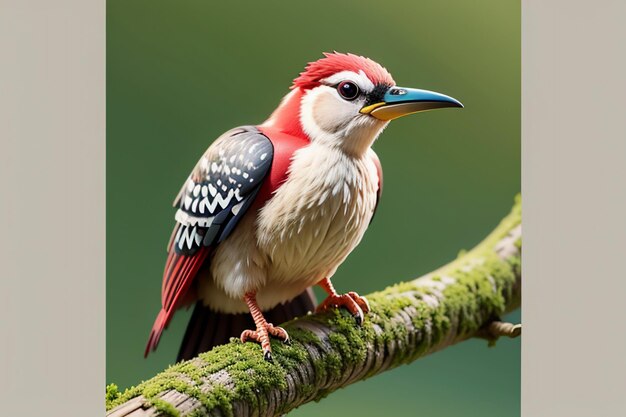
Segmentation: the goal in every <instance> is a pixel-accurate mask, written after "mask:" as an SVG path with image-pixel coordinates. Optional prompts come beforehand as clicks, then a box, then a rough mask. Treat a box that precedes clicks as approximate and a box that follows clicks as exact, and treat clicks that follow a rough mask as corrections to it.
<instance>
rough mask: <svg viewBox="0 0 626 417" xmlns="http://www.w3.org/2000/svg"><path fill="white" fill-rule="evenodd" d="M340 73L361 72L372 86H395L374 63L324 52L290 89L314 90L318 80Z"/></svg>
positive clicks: (360, 57) (369, 60)
mask: <svg viewBox="0 0 626 417" xmlns="http://www.w3.org/2000/svg"><path fill="white" fill-rule="evenodd" d="M341 71H353V72H356V73H358V72H359V71H363V72H364V73H365V75H367V77H368V78H369V79H370V80H371V81H372V82H373V83H374V84H389V85H395V81H394V80H393V78H392V77H391V74H389V72H388V71H387V69H385V67H383V66H382V65H380V64H379V63H378V62H376V61H372V60H371V59H369V58H365V57H363V56H359V55H353V54H342V53H339V52H333V53H327V52H324V58H321V59H319V60H317V61H315V62H309V64H308V65H307V66H306V68H305V69H304V71H303V72H301V73H300V75H299V76H298V77H297V78H296V79H295V80H293V85H292V87H291V88H296V87H300V88H302V89H311V88H315V87H317V86H318V85H320V80H323V79H324V78H328V77H330V76H331V75H333V74H336V73H338V72H341Z"/></svg>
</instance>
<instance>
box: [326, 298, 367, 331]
mask: <svg viewBox="0 0 626 417" xmlns="http://www.w3.org/2000/svg"><path fill="white" fill-rule="evenodd" d="M331 307H345V308H346V309H347V310H348V311H349V312H350V314H352V315H353V316H354V318H355V319H356V323H357V324H358V325H359V326H360V325H361V324H363V315H364V314H367V313H369V311H370V305H369V303H368V302H367V299H366V298H365V297H361V296H360V295H359V294H357V293H355V292H354V291H350V292H349V293H347V294H331V295H329V296H328V297H326V299H325V300H324V301H322V303H321V304H320V305H319V306H317V309H316V311H318V312H320V311H327V310H328V309H329V308H331Z"/></svg>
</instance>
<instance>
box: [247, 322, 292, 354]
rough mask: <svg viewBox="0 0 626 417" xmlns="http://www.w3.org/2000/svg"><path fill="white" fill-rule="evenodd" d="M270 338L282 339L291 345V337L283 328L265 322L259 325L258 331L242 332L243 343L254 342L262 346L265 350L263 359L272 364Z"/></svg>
mask: <svg viewBox="0 0 626 417" xmlns="http://www.w3.org/2000/svg"><path fill="white" fill-rule="evenodd" d="M270 336H274V337H277V338H279V339H282V341H283V342H284V343H286V344H289V343H291V342H290V340H289V335H288V334H287V332H286V331H285V329H283V328H282V327H278V326H274V325H273V324H272V323H267V322H265V321H264V322H263V323H260V324H257V328H256V330H244V331H243V332H241V337H240V338H241V341H242V342H243V343H245V342H247V341H248V340H253V341H255V342H258V343H260V344H261V348H262V349H263V359H265V360H266V361H268V362H272V348H271V346H270Z"/></svg>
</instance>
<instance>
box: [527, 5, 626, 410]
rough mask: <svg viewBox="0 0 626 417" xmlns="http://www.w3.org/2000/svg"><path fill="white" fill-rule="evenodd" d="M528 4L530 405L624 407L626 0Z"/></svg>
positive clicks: (547, 407)
mask: <svg viewBox="0 0 626 417" xmlns="http://www.w3.org/2000/svg"><path fill="white" fill-rule="evenodd" d="M522 3H523V6H522V22H523V33H522V59H523V61H522V62H523V64H522V140H523V145H522V172H523V175H522V194H523V197H524V203H523V205H524V209H523V210H524V211H523V213H524V214H523V219H524V220H523V221H524V256H523V259H524V261H523V270H524V279H523V294H524V306H523V309H522V321H523V323H524V335H523V341H522V415H523V416H524V417H535V416H548V417H556V416H568V417H576V416H585V417H589V416H594V417H596V416H598V417H601V416H607V417H608V416H610V417H615V416H626V396H625V395H624V394H625V393H626V376H625V375H626V356H625V355H626V339H625V337H624V334H625V332H624V324H623V322H622V319H623V317H624V312H625V308H624V305H625V300H626V274H625V273H624V265H623V264H624V257H625V256H626V168H625V167H626V122H625V119H626V106H625V104H624V103H625V99H626V49H625V47H624V42H625V40H626V25H624V19H625V18H626V2H625V1H624V0H602V1H593V2H592V1H584V2H583V1H578V0H577V1H573V0H552V1H545V0H522Z"/></svg>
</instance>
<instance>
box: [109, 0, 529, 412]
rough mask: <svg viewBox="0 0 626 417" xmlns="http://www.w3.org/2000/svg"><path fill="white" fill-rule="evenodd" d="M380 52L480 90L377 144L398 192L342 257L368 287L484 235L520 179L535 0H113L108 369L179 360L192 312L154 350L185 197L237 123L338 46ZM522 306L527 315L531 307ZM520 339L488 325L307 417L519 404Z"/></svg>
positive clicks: (398, 71) (344, 286)
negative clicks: (523, 76) (481, 333)
mask: <svg viewBox="0 0 626 417" xmlns="http://www.w3.org/2000/svg"><path fill="white" fill-rule="evenodd" d="M332 50H337V51H342V52H347V51H349V52H353V53H358V54H362V55H365V56H369V57H371V58H373V59H375V60H377V61H379V62H380V63H382V64H383V65H384V66H386V67H387V68H388V69H389V71H390V72H391V73H392V74H393V76H394V78H395V79H396V81H397V82H398V84H399V85H402V86H406V87H418V88H426V89H432V90H435V91H439V92H442V93H445V94H448V95H451V96H453V97H455V98H457V99H459V100H461V101H462V102H463V103H464V104H465V109H463V110H450V109H447V110H438V111H434V112H427V113H423V114H418V115H413V116H409V117H405V118H402V119H399V120H397V121H394V122H392V123H391V125H390V126H389V127H388V128H387V129H386V131H385V132H384V133H383V135H382V136H381V138H380V139H379V141H378V142H377V143H376V144H375V149H376V151H377V153H378V155H379V156H380V159H381V160H382V163H383V166H384V170H385V191H384V198H383V199H382V202H381V204H380V206H379V209H378V213H377V214H376V220H375V221H374V222H373V224H372V226H371V227H370V229H369V230H368V232H367V234H366V236H365V238H364V240H363V242H362V243H361V245H360V246H359V247H358V248H357V249H356V250H355V251H354V252H353V253H352V255H350V257H349V258H348V260H347V261H346V262H345V263H344V264H343V266H342V267H341V268H340V269H339V271H338V273H337V275H336V276H335V279H334V282H335V285H336V287H337V288H338V289H339V290H340V291H346V290H356V291H358V292H360V293H362V294H367V293H369V292H371V291H375V290H377V289H382V288H384V287H385V286H387V285H389V284H392V283H395V282H398V281H401V280H408V279H410V278H413V277H416V276H419V275H421V274H423V273H425V272H428V271H430V270H432V269H433V268H436V267H438V266H440V265H441V264H443V263H445V262H447V261H449V260H451V259H452V258H454V257H455V256H456V255H457V253H458V252H459V250H460V249H462V248H470V247H472V246H473V245H474V244H476V243H477V242H478V241H479V240H481V239H482V238H483V237H484V236H485V235H486V234H487V233H488V232H489V231H490V230H491V229H492V228H493V227H494V226H495V225H496V224H497V222H498V220H499V219H500V218H501V217H503V216H504V215H505V214H506V213H507V212H508V210H509V208H510V206H511V205H512V203H513V197H514V195H515V194H516V193H517V192H518V191H519V190H520V2H519V0H515V1H512V0H481V1H471V2H468V1H466V0H454V1H451V0H447V1H441V0H421V1H410V0H402V1H398V0H396V1H385V2H382V1H369V0H368V1H358V2H357V1H341V2H339V1H316V2H289V3H288V2H278V1H264V2H245V4H244V2H228V3H227V2H209V1H207V0H202V1H200V0H196V1H190V0H186V1H176V2H174V1H162V0H149V1H148V0H124V1H121V0H108V1H107V155H106V158H107V382H115V383H117V384H118V385H119V386H120V387H121V388H125V387H128V386H130V385H133V384H136V383H137V382H139V381H141V380H142V379H147V378H149V377H150V376H152V375H153V374H155V373H156V372H157V371H159V370H162V369H163V368H164V367H165V366H166V365H168V364H170V363H171V362H172V361H173V360H174V358H175V356H176V352H177V349H178V345H179V343H180V340H181V338H182V334H183V332H184V330H185V326H186V323H187V320H188V318H189V314H190V312H189V311H180V312H179V313H178V314H177V315H176V317H175V319H174V320H173V322H172V323H171V325H170V327H169V329H168V330H167V331H166V332H165V334H164V337H163V338H162V340H161V343H160V346H159V350H158V351H157V352H156V354H153V355H151V356H150V357H149V358H148V359H147V360H144V359H143V356H142V355H143V349H144V346H145V342H146V340H147V337H148V333H149V330H150V327H151V325H152V322H153V320H154V317H155V315H156V313H157V312H158V309H159V306H160V304H159V303H160V301H159V300H160V288H161V273H162V268H163V265H164V262H165V245H166V243H167V241H168V239H169V236H170V232H171V229H172V226H173V215H174V209H173V208H172V207H171V202H172V200H173V198H174V196H175V195H176V193H177V192H178V190H179V187H180V186H181V184H182V183H183V181H184V180H185V178H186V177H187V175H188V173H189V171H190V170H191V168H192V167H193V166H194V164H195V163H196V161H197V159H198V158H199V157H200V155H201V154H202V152H203V151H204V150H205V149H206V148H207V146H208V145H209V144H210V143H211V141H212V140H214V139H215V138H216V137H218V136H219V135H220V134H221V133H222V132H224V131H226V130H228V129H230V128H232V127H235V126H238V125H243V124H256V123H260V122H262V121H263V120H264V119H265V118H266V117H267V116H268V115H269V114H270V112H271V111H272V110H273V109H274V108H275V107H276V105H277V104H278V102H279V100H280V98H281V97H282V96H283V95H284V94H286V93H287V92H288V87H289V85H290V83H291V80H292V79H293V78H294V77H295V76H296V75H297V74H298V73H299V72H300V71H301V70H302V69H303V67H304V65H305V64H306V63H307V62H308V61H311V60H316V59H318V58H319V57H321V53H322V52H323V51H332ZM508 318H509V319H511V320H513V321H519V320H520V313H519V312H515V313H513V314H511V315H510V316H509V317H508ZM519 402H520V340H501V341H500V342H498V344H497V346H496V347H495V348H491V349H490V348H487V346H486V342H484V341H479V340H470V341H467V342H464V343H462V344H460V345H457V346H453V347H451V348H448V349H445V350H444V351H441V352H439V353H436V354H434V355H432V356H429V357H426V358H423V359H421V360H418V361H416V362H414V363H413V364H411V365H408V366H402V367H400V368H398V369H395V370H392V371H390V372H387V373H385V374H383V375H380V376H377V377H375V378H372V379H370V380H367V381H365V382H360V383H357V384H355V385H353V386H351V387H348V388H346V389H343V390H340V391H338V392H336V393H334V394H332V395H330V396H329V397H328V398H326V399H324V400H323V401H322V402H320V403H313V404H307V405H305V406H303V407H301V408H300V409H298V410H296V411H294V412H293V413H292V414H291V415H294V416H300V417H304V416H318V415H322V413H324V415H329V416H335V415H336V416H340V415H359V416H361V417H366V416H380V415H386V414H397V415H418V414H419V415H425V416H431V417H439V416H441V417H449V416H480V417H488V416H498V417H507V416H519V414H520V411H519Z"/></svg>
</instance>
